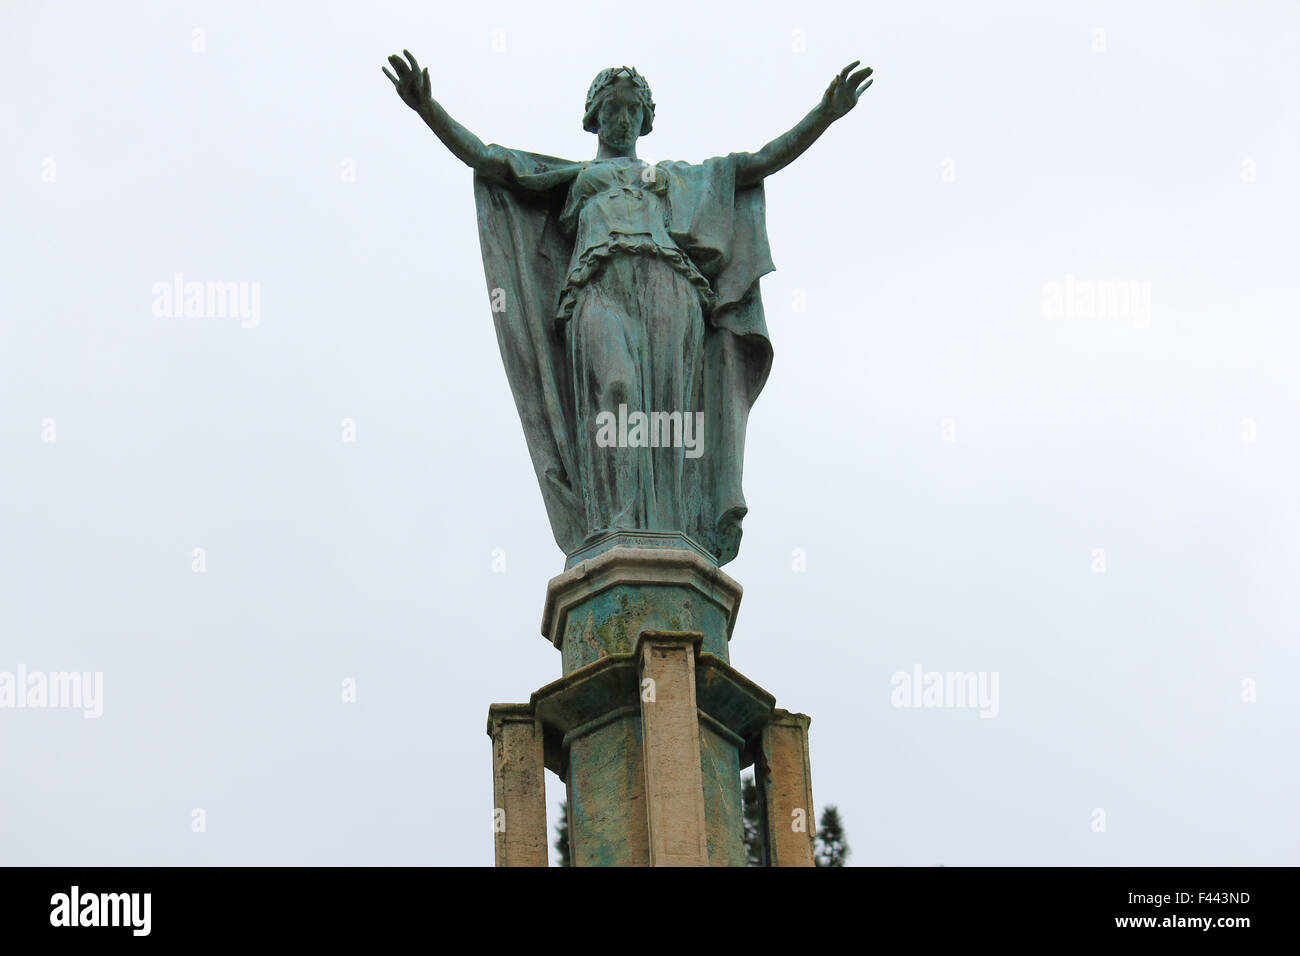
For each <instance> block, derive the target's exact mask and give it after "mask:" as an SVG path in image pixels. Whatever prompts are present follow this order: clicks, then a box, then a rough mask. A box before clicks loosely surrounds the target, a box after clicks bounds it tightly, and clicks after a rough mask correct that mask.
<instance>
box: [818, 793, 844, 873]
mask: <svg viewBox="0 0 1300 956" xmlns="http://www.w3.org/2000/svg"><path fill="white" fill-rule="evenodd" d="M849 852H850V851H849V843H848V840H847V839H846V838H845V836H844V824H843V823H842V822H841V821H840V811H839V810H837V809H836V808H835V806H834V805H829V806H827V807H826V808H825V809H823V810H822V819H821V824H820V825H819V826H818V827H817V841H816V848H815V849H814V851H813V862H814V863H815V864H816V865H817V866H843V865H844V861H845V860H847V859H848V858H849Z"/></svg>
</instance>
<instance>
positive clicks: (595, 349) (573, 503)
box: [384, 52, 872, 565]
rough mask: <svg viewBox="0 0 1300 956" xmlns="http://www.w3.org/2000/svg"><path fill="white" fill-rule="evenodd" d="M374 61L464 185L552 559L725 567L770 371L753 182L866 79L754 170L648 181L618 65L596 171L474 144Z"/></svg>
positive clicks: (636, 112)
mask: <svg viewBox="0 0 1300 956" xmlns="http://www.w3.org/2000/svg"><path fill="white" fill-rule="evenodd" d="M389 63H390V64H392V68H393V72H389V70H387V69H385V70H384V73H385V75H387V76H388V78H389V79H390V80H392V82H393V84H394V85H395V86H396V88H397V92H398V94H399V95H400V96H401V98H402V100H403V102H405V103H406V104H407V105H408V106H410V107H411V108H412V109H413V110H415V111H416V112H417V113H419V114H420V116H421V118H422V119H423V120H424V121H425V123H427V124H428V125H429V127H430V129H432V130H433V131H434V133H435V134H436V135H437V136H438V138H439V139H440V140H442V142H443V144H444V145H445V146H446V147H447V148H448V149H449V150H451V152H452V153H453V154H454V155H456V156H457V157H458V158H459V159H460V160H461V161H462V162H464V163H466V164H467V165H469V166H471V167H472V168H473V169H474V195H475V200H476V204H477V208H478V220H479V238H480V241H481V244H482V249H483V265H484V269H485V272H486V274H487V282H488V289H489V293H490V301H491V305H492V312H493V318H494V321H495V324H496V330H497V339H498V343H499V344H500V347H501V357H502V360H503V362H504V364H505V368H506V374H507V377H508V378H509V380H510V386H511V390H512V391H513V392H514V396H515V403H516V406H517V407H518V409H519V416H520V419H521V420H522V422H523V427H524V434H525V437H526V438H527V441H528V449H529V452H530V454H531V456H532V460H533V466H534V468H535V470H536V472H537V478H538V482H539V483H540V485H541V489H542V497H543V499H544V501H545V503H546V508H547V513H548V515H549V517H550V520H551V527H552V530H553V532H554V534H555V540H556V542H557V543H558V544H559V546H560V547H561V548H562V549H563V550H564V551H565V553H566V554H568V555H571V556H572V555H574V554H575V552H579V551H582V550H583V549H584V548H587V547H588V546H590V545H592V544H593V542H599V541H600V540H602V539H604V538H607V537H612V536H615V535H616V534H617V533H619V532H649V533H652V534H653V533H663V532H668V533H676V534H677V535H681V536H685V538H687V539H689V541H691V542H693V543H694V544H695V545H696V546H697V548H699V549H700V550H702V551H704V552H705V553H707V554H708V555H709V556H711V557H712V558H713V559H714V560H715V561H717V563H718V564H720V565H721V564H725V563H727V562H728V561H730V560H731V559H732V558H734V557H735V556H736V552H737V550H738V548H739V546H740V533H741V531H740V524H741V519H742V518H743V517H744V515H745V513H746V511H747V508H746V506H745V499H744V496H743V495H742V493H741V470H742V463H743V458H744V440H745V424H746V421H747V419H748V416H749V409H750V407H751V406H752V405H753V403H754V401H755V399H756V398H757V397H758V393H759V392H760V391H761V390H762V388H763V385H764V383H765V382H766V380H767V375H768V371H769V370H770V368H771V364H772V346H771V342H770V341H769V339H768V335H767V325H766V322H765V320H764V317H763V306H762V300H761V297H760V294H759V285H758V279H759V277H760V276H762V275H764V274H765V273H767V272H770V271H772V269H773V265H772V260H771V256H770V252H769V250H768V244H767V235H766V229H765V222H764V219H765V210H764V195H763V180H764V178H765V177H767V176H769V175H771V174H772V173H775V172H776V171H777V170H780V169H782V168H784V167H785V166H787V165H789V164H790V163H791V162H793V161H794V160H795V159H796V158H797V157H798V156H799V155H800V154H802V153H803V152H804V150H806V149H807V148H808V147H809V146H811V145H812V144H813V142H814V141H815V140H816V139H817V138H818V137H819V136H820V135H821V134H822V133H823V132H825V131H826V129H827V128H828V127H829V126H830V124H831V123H832V122H834V121H835V120H837V119H839V118H840V117H841V116H844V115H845V114H846V113H848V112H849V111H850V110H851V109H853V107H854V106H855V105H856V104H857V102H858V98H859V97H860V96H861V95H862V93H863V92H864V91H865V90H866V89H867V87H869V86H870V85H871V83H872V80H871V73H872V71H871V68H870V67H867V68H865V69H861V70H857V71H856V72H854V71H855V69H856V68H857V66H858V65H859V61H855V62H853V63H850V64H849V65H848V66H846V67H845V68H844V69H843V70H841V71H840V72H839V74H838V75H836V76H835V78H834V79H833V80H832V81H831V84H830V86H829V87H828V88H827V90H826V93H825V95H824V96H823V97H822V99H821V102H820V103H818V104H817V106H816V107H814V108H813V110H812V111H811V112H810V113H809V114H808V115H807V116H805V117H804V118H803V119H802V120H801V121H800V122H799V123H798V125H796V126H795V127H794V128H793V129H791V130H790V131H789V132H787V133H785V134H784V135H782V136H779V137H777V138H776V139H774V140H772V142H770V143H768V144H767V145H766V146H764V147H763V148H762V149H760V150H759V151H758V152H756V153H731V154H730V155H728V156H723V157H716V158H713V159H708V160H705V161H704V162H703V163H698V164H691V163H684V162H671V161H665V162H660V163H657V164H655V165H653V166H651V165H649V164H647V163H643V162H642V161H640V160H639V159H637V156H636V142H637V139H638V138H639V137H641V136H644V135H646V134H647V133H649V132H650V131H651V129H653V127H654V118H655V105H654V101H653V100H652V99H651V95H650V87H649V85H648V84H647V83H646V81H645V79H644V78H643V77H642V76H641V75H640V74H639V73H637V71H636V70H635V69H632V68H630V67H626V66H625V67H611V68H610V69H607V70H602V71H601V72H600V74H599V75H598V76H597V77H596V79H595V81H594V82H593V83H592V84H591V88H590V89H589V90H588V93H587V102H586V109H585V112H584V114H583V128H584V129H586V130H587V131H589V132H592V133H595V134H596V136H597V140H598V146H597V150H596V156H595V158H594V159H592V160H589V161H586V162H574V161H571V160H564V159H557V158H555V157H553V156H542V155H538V154H535V153H527V152H522V151H518V150H512V149H506V148H504V147H501V146H498V145H495V144H493V145H484V143H483V142H482V141H481V140H480V139H479V138H478V137H477V136H475V135H474V134H473V133H471V132H470V131H469V130H467V129H465V127H463V126H461V125H460V124H459V123H458V122H456V121H455V120H454V119H452V118H451V116H449V115H448V113H447V111H446V110H445V109H443V108H442V106H440V105H439V104H438V103H437V102H436V101H435V100H434V99H433V96H432V94H431V91H430V81H429V71H428V69H427V68H423V69H422V68H421V67H420V65H419V63H417V62H416V59H415V57H414V56H412V55H411V54H410V53H409V52H407V53H406V60H403V59H402V58H401V57H398V56H391V57H389Z"/></svg>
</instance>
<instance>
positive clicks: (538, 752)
mask: <svg viewBox="0 0 1300 956" xmlns="http://www.w3.org/2000/svg"><path fill="white" fill-rule="evenodd" d="M487 731H488V736H490V737H491V738H492V794H493V797H494V800H495V806H494V808H493V809H494V813H493V831H494V845H495V851H496V865H497V866H546V865H547V831H546V779H545V776H546V775H545V768H544V766H543V758H542V725H541V724H540V723H539V722H538V721H537V720H536V719H535V718H534V717H533V714H532V708H531V707H530V706H529V705H528V704H493V705H492V706H491V707H490V708H488V726H487Z"/></svg>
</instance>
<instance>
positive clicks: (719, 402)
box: [474, 144, 774, 565]
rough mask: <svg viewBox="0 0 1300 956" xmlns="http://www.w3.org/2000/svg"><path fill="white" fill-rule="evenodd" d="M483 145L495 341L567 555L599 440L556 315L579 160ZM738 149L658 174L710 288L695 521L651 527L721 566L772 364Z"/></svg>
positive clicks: (739, 514)
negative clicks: (582, 446) (582, 449)
mask: <svg viewBox="0 0 1300 956" xmlns="http://www.w3.org/2000/svg"><path fill="white" fill-rule="evenodd" d="M488 153H489V157H488V162H486V163H485V164H483V165H482V166H481V167H480V168H479V169H476V170H475V174H474V201H475V206H476V208H477V213H478V226H479V241H480V244H481V246H482V251H483V270H484V274H485V277H486V279H487V286H488V290H489V301H490V302H491V304H492V318H493V322H494V324H495V326H496V334H497V343H498V345H499V346H500V349H501V360H502V363H503V365H504V366H505V371H506V378H507V379H508V381H509V383H510V389H511V392H512V393H513V395H514V398H515V405H516V407H517V408H518V411H519V418H520V421H521V423H522V425H523V429H524V437H525V439H526V440H527V443H528V451H529V455H530V457H531V459H532V463H533V469H534V471H535V472H536V474H537V481H538V484H539V485H540V487H541V491H542V500H543V501H544V503H545V505H546V512H547V516H548V517H549V518H550V522H551V530H552V533H553V534H554V536H555V541H556V544H558V545H559V547H560V548H561V550H563V551H564V552H565V553H566V554H571V553H573V552H574V551H576V550H578V549H579V548H580V547H582V545H583V543H584V541H585V540H586V538H587V533H588V527H587V520H586V515H585V514H584V510H583V495H582V493H581V489H579V488H577V487H576V482H577V480H578V472H577V467H576V460H575V454H574V452H575V448H576V445H577V442H579V441H594V440H595V438H594V436H592V435H589V434H582V435H579V434H577V430H576V427H575V418H576V416H575V411H574V398H573V383H572V376H571V370H570V367H569V357H568V350H567V348H566V344H565V341H564V338H563V331H562V330H557V328H556V325H555V315H556V308H557V303H558V300H559V296H560V292H561V290H562V289H563V287H564V283H565V277H566V274H567V271H568V268H569V264H570V261H571V259H572V258H573V243H572V241H571V240H570V239H568V238H566V236H565V235H564V232H563V231H562V230H561V228H560V225H559V217H560V213H561V212H562V210H563V209H564V205H565V200H566V198H567V195H568V189H569V185H570V184H571V183H572V182H573V181H574V179H575V178H576V177H577V175H578V173H579V172H581V170H582V167H583V164H582V163H578V162H572V161H570V160H564V159H558V158H556V157H553V156H543V155H539V154H536V153H526V152H522V151H518V150H511V149H506V148H505V147H502V146H498V145H495V144H493V145H491V146H489V147H488ZM742 155H743V154H740V153H732V154H730V155H728V156H722V157H715V158H713V159H707V160H705V161H704V162H703V163H698V164H691V163H684V162H661V163H659V164H657V173H656V174H657V175H662V176H665V177H666V180H667V191H666V200H667V208H668V221H667V228H668V234H669V235H670V236H671V237H672V239H673V241H674V242H675V243H676V244H677V246H678V248H679V249H681V250H682V252H684V253H685V254H686V255H687V256H689V257H690V259H691V261H692V262H693V263H694V264H695V266H696V267H697V268H698V269H699V270H700V272H702V273H703V274H704V276H705V277H707V278H708V280H709V282H710V283H711V285H712V287H713V292H714V299H713V307H712V309H711V310H710V312H709V313H708V314H707V315H706V317H705V319H706V330H705V337H704V346H703V351H704V354H703V356H702V362H701V374H702V377H701V394H702V401H703V412H704V416H705V417H704V427H705V435H706V440H707V442H708V448H709V453H708V454H706V455H705V456H704V457H703V458H701V459H700V462H701V468H702V472H703V473H702V476H701V491H702V497H701V500H700V501H698V502H695V503H693V507H696V508H698V509H699V511H700V513H699V514H698V515H697V516H696V517H697V518H698V521H695V522H692V525H693V530H692V531H689V532H688V529H685V528H653V529H647V530H656V531H674V530H676V531H683V532H684V533H689V534H690V537H691V538H692V539H694V540H697V543H698V544H700V545H701V546H702V547H703V548H704V549H705V550H706V551H707V552H708V553H710V554H712V555H713V556H714V557H715V558H716V560H717V562H718V564H719V565H723V564H726V563H727V562H729V561H731V560H732V559H733V558H735V556H736V553H737V551H738V550H739V547H740V537H741V521H742V519H743V518H744V516H745V514H746V512H747V510H748V509H747V507H746V505H745V498H744V494H743V493H742V491H741V476H742V472H743V465H744V451H745V426H746V423H747V421H748V419H749V410H750V408H751V407H752V406H753V404H754V401H755V400H756V399H757V398H758V394H759V392H761V391H762V389H763V385H764V384H765V383H766V381H767V376H768V373H769V371H770V370H771V367H772V343H771V341H770V339H769V337H768V333H767V323H766V321H765V319H764V316H763V303H762V297H761V295H760V291H759V283H758V280H759V277H760V276H763V275H765V274H766V273H768V272H771V271H772V270H773V268H774V266H773V265H772V259H771V251H770V249H769V247H768V242H767V231H766V222H765V218H766V213H765V205H764V194H763V186H762V183H761V182H760V183H759V184H757V185H754V186H748V187H742V188H737V186H736V169H737V166H738V163H739V160H740V158H741V156H742ZM700 538H703V540H698V539H700Z"/></svg>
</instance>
